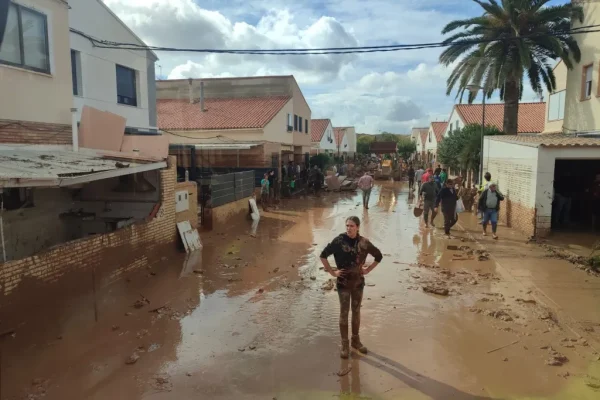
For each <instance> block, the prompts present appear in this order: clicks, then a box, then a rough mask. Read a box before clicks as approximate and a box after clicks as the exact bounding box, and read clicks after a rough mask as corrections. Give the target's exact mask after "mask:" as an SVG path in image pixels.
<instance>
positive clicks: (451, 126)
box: [444, 107, 465, 137]
mask: <svg viewBox="0 0 600 400" xmlns="http://www.w3.org/2000/svg"><path fill="white" fill-rule="evenodd" d="M457 123H458V129H462V128H464V127H465V123H464V121H463V120H462V118H460V115H459V114H458V112H457V111H456V107H454V109H452V113H451V114H450V119H449V120H448V126H447V127H446V131H445V132H444V137H448V135H449V134H450V130H452V131H455V130H456V124H457Z"/></svg>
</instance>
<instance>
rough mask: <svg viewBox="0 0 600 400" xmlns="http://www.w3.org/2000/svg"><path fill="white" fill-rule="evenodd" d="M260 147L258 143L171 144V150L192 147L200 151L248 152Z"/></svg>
mask: <svg viewBox="0 0 600 400" xmlns="http://www.w3.org/2000/svg"><path fill="white" fill-rule="evenodd" d="M256 146H260V143H202V144H171V145H169V148H171V149H179V148H181V149H184V148H187V149H189V148H191V147H194V148H196V149H200V150H248V149H251V148H253V147H256Z"/></svg>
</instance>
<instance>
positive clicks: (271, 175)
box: [269, 170, 275, 202]
mask: <svg viewBox="0 0 600 400" xmlns="http://www.w3.org/2000/svg"><path fill="white" fill-rule="evenodd" d="M269 200H270V201H271V202H273V201H274V200H275V171H273V170H271V171H269Z"/></svg>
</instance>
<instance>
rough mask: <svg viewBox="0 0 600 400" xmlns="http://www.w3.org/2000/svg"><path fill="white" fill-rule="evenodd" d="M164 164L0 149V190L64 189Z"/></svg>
mask: <svg viewBox="0 0 600 400" xmlns="http://www.w3.org/2000/svg"><path fill="white" fill-rule="evenodd" d="M166 166H167V163H166V162H165V161H160V162H156V161H154V162H144V161H140V160H135V161H133V160H127V159H122V158H113V157H109V156H106V155H102V154H100V153H94V152H89V151H85V152H83V151H82V152H73V151H69V150H64V149H60V150H59V149H52V150H39V149H32V148H27V146H24V147H23V148H14V149H1V148H0V188H10V187H64V186H72V185H78V184H81V183H86V182H92V181H97V180H101V179H107V178H114V177H117V176H123V175H130V174H135V173H139V172H146V171H152V170H156V169H161V168H165V167H166Z"/></svg>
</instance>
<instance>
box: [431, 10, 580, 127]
mask: <svg viewBox="0 0 600 400" xmlns="http://www.w3.org/2000/svg"><path fill="white" fill-rule="evenodd" d="M473 1H474V2H476V3H477V4H479V5H480V6H481V7H482V8H483V10H484V14H483V15H482V16H480V17H475V18H470V19H465V20H458V21H453V22H450V23H449V24H448V25H446V27H445V28H444V29H443V30H442V34H447V33H449V32H453V31H455V30H457V29H461V31H460V32H458V33H455V34H454V35H452V36H450V37H448V38H447V39H446V40H445V41H444V44H447V45H449V47H448V48H447V49H446V50H445V51H444V52H443V53H442V54H441V56H440V63H441V64H443V65H445V66H449V65H451V64H453V63H455V62H456V66H455V67H454V69H453V72H452V74H451V75H450V77H449V78H448V82H447V93H446V94H450V93H451V92H452V90H453V89H454V87H455V86H457V85H458V94H457V97H461V98H462V96H463V94H464V92H465V90H466V87H467V85H469V84H474V85H479V86H481V87H483V92H484V95H485V96H487V97H488V98H490V97H491V96H492V93H493V92H494V91H495V90H497V89H498V90H499V91H500V99H501V100H503V101H504V103H505V107H504V132H505V133H506V134H508V135H516V134H517V124H518V112H519V100H520V99H521V96H522V94H523V78H524V76H525V75H527V77H528V78H529V83H530V84H531V87H532V88H533V90H534V91H535V92H536V93H538V94H539V95H540V97H541V96H542V94H543V87H544V86H545V87H546V88H547V89H548V90H549V91H552V90H554V87H555V86H556V82H555V77H554V72H553V71H552V69H553V68H552V65H553V64H554V60H556V59H557V58H560V59H562V60H563V62H564V63H565V65H566V66H567V68H568V69H572V68H573V60H574V61H575V62H579V60H580V59H581V51H580V50H579V46H578V44H577V41H576V40H575V39H574V37H573V36H572V34H571V20H579V21H580V22H582V21H583V9H582V7H581V6H579V5H576V4H573V3H569V4H564V5H559V6H545V5H546V4H547V3H548V2H549V1H550V0H473ZM499 3H501V4H499ZM474 97H475V95H474V94H473V93H470V94H469V103H471V102H472V101H473V100H474Z"/></svg>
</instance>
